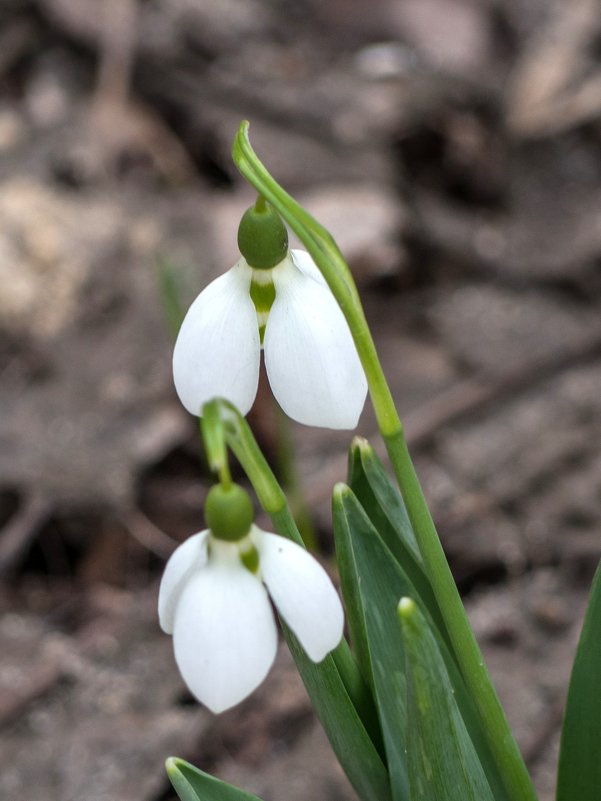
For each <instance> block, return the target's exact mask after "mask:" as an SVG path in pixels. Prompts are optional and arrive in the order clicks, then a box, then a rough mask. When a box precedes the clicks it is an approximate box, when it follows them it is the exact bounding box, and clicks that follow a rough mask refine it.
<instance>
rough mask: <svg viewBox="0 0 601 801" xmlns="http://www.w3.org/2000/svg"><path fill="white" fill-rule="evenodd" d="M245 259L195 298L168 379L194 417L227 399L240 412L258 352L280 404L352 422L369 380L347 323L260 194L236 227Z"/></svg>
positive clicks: (297, 415)
mask: <svg viewBox="0 0 601 801" xmlns="http://www.w3.org/2000/svg"><path fill="white" fill-rule="evenodd" d="M238 245H239V248H240V252H241V254H242V257H241V258H240V260H239V261H238V263H237V264H235V265H234V266H233V267H232V268H231V269H230V270H228V272H226V273H224V274H223V275H221V276H220V277H219V278H217V279H215V280H214V281H213V282H212V283H210V284H209V285H208V286H207V287H206V288H205V289H204V290H203V291H202V292H201V293H200V295H199V296H198V297H197V298H196V300H195V301H194V303H193V304H192V306H191V307H190V309H189V310H188V313H187V314H186V317H185V319H184V321H183V324H182V326H181V329H180V332H179V335H178V338H177V342H176V344H175V351H174V354H173V377H174V382H175V387H176V390H177V393H178V395H179V397H180V400H181V401H182V403H183V405H184V406H185V407H186V409H188V411H189V412H191V413H192V414H196V415H199V414H200V411H201V409H202V406H203V404H204V403H206V402H207V401H209V400H211V399H212V398H215V397H224V398H226V399H227V400H229V401H231V402H232V403H233V404H234V405H235V406H237V407H238V409H239V410H240V412H241V413H242V414H246V413H247V412H248V411H249V409H250V407H251V406H252V404H253V402H254V400H255V396H256V394H257V386H258V383H259V362H260V352H261V349H262V348H263V349H264V353H265V367H266V370H267V376H268V378H269V383H270V384H271V389H272V391H273V394H274V395H275V397H276V400H277V401H278V403H279V404H280V406H281V407H282V409H283V410H284V411H285V412H286V414H287V415H288V416H289V417H292V418H293V419H294V420H297V421H298V422H300V423H304V424H305V425H312V426H323V427H327V428H336V429H345V428H346V429H351V428H354V427H355V426H356V425H357V421H358V419H359V415H360V414H361V410H362V409H363V404H364V402H365V396H366V393H367V382H366V379H365V374H364V372H363V368H362V366H361V363H360V361H359V357H358V355H357V351H356V349H355V345H354V342H353V339H352V336H351V333H350V330H349V328H348V325H347V322H346V320H345V318H344V316H343V314H342V312H341V311H340V308H339V307H338V304H337V302H336V300H335V298H334V296H333V295H332V293H331V291H330V289H329V287H328V286H327V284H326V282H325V280H324V278H323V276H322V275H321V273H320V271H319V269H318V268H317V267H316V265H315V263H314V262H313V260H312V258H311V256H309V254H308V253H306V252H305V251H302V250H290V251H289V250H288V234H287V232H286V228H285V226H284V224H283V222H282V221H281V219H280V217H279V216H278V214H277V213H276V212H275V211H274V210H273V209H272V208H271V207H270V206H268V205H267V204H266V203H265V202H264V201H263V200H262V198H259V200H258V201H257V204H256V205H255V206H254V207H251V208H250V209H248V211H247V212H246V213H245V214H244V216H243V217H242V220H241V222H240V228H239V230H238Z"/></svg>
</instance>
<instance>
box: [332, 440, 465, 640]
mask: <svg viewBox="0 0 601 801" xmlns="http://www.w3.org/2000/svg"><path fill="white" fill-rule="evenodd" d="M348 473H349V480H348V483H349V486H350V488H351V489H352V490H353V492H354V494H355V495H356V496H357V499H358V501H359V503H360V504H361V506H362V507H363V509H364V510H365V512H366V514H367V516H368V517H369V519H370V520H371V522H372V523H373V525H374V528H376V529H377V531H378V533H379V534H380V536H381V537H382V539H383V540H384V542H385V543H386V545H387V547H388V548H389V549H390V551H391V553H392V554H394V556H395V558H396V559H397V561H398V562H399V564H400V565H401V566H402V568H403V570H404V572H405V573H406V574H407V576H408V578H409V580H410V581H411V583H412V584H413V586H414V587H415V589H416V590H417V593H418V595H419V598H420V601H421V602H422V604H423V605H424V606H425V607H426V608H427V609H428V612H429V613H430V614H431V615H432V618H433V620H434V622H435V623H436V625H437V626H438V629H439V631H440V633H441V634H442V636H443V637H444V638H445V640H446V642H447V645H448V646H449V648H450V647H451V644H450V641H449V638H448V635H447V632H446V629H445V626H444V622H443V618H442V614H441V612H440V609H439V607H438V603H437V602H436V597H435V595H434V591H433V590H432V587H431V585H430V582H429V581H428V578H427V576H426V573H425V572H424V567H423V560H422V557H421V554H420V552H419V547H418V545H417V541H416V539H415V534H414V533H413V527H412V526H411V521H410V520H409V515H408V514H407V510H406V508H405V504H404V502H403V499H402V497H401V494H400V492H399V491H398V489H397V487H396V485H395V484H394V483H393V482H392V480H391V479H390V477H389V475H388V473H387V472H386V470H385V469H384V465H383V464H382V462H381V461H380V459H379V458H378V456H377V454H376V452H375V451H374V449H373V448H372V446H371V445H370V444H369V442H368V441H367V440H366V439H363V437H355V439H354V440H353V442H352V444H351V448H350V451H349V468H348Z"/></svg>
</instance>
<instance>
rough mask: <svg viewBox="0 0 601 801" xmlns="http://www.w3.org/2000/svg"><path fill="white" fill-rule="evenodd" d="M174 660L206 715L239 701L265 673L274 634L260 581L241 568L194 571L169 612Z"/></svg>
mask: <svg viewBox="0 0 601 801" xmlns="http://www.w3.org/2000/svg"><path fill="white" fill-rule="evenodd" d="M173 645H174V649H175V660H176V662H177V664H178V667H179V669H180V672H181V674H182V676H183V678H184V681H185V682H186V684H187V685H188V688H189V689H190V692H191V693H192V694H193V695H194V696H195V697H196V698H197V699H198V700H199V701H201V702H202V703H203V704H206V706H208V708H209V709H210V710H211V711H212V712H223V711H224V710H225V709H229V708H230V707H231V706H234V705H235V704H237V703H239V702H240V701H242V700H243V699H244V698H246V696H247V695H249V694H250V693H251V692H252V691H253V690H254V689H255V687H257V686H258V685H259V684H260V683H261V682H262V681H263V679H264V678H265V676H266V675H267V673H268V671H269V668H270V667H271V665H272V663H273V660H274V658H275V653H276V647H277V631H276V626H275V621H274V619H273V612H272V610H271V605H270V603H269V599H268V597H267V593H266V592H265V588H264V587H263V585H262V584H261V582H260V581H259V580H258V579H257V578H256V577H255V576H253V575H252V574H251V573H250V572H249V571H248V570H246V569H245V568H244V567H242V565H240V566H239V567H234V566H232V565H227V564H225V565H224V564H219V563H217V564H215V563H213V562H212V560H211V557H209V563H208V565H207V567H206V568H204V569H203V570H200V571H199V572H198V573H195V574H194V575H193V576H192V577H191V578H190V580H189V581H188V582H187V584H186V586H185V588H184V591H183V592H182V594H181V597H180V599H179V602H178V604H177V609H176V613H175V630H174V636H173Z"/></svg>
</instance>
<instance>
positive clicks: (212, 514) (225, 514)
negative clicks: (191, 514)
mask: <svg viewBox="0 0 601 801" xmlns="http://www.w3.org/2000/svg"><path fill="white" fill-rule="evenodd" d="M254 518H255V513H254V510H253V505H252V501H251V500H250V497H249V495H248V492H246V490H244V489H242V487H240V486H239V485H238V484H230V485H229V486H228V487H224V486H223V485H222V484H216V485H215V486H214V487H212V488H211V489H210V490H209V494H208V495H207V499H206V501H205V520H206V521H207V526H208V527H209V528H210V530H211V534H212V535H213V536H214V537H215V538H216V539H218V540H226V541H227V542H237V541H238V540H241V539H242V538H243V537H246V535H247V534H248V532H249V531H250V527H251V525H252V523H253V520H254Z"/></svg>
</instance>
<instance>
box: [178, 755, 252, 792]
mask: <svg viewBox="0 0 601 801" xmlns="http://www.w3.org/2000/svg"><path fill="white" fill-rule="evenodd" d="M165 768H166V770H167V776H168V777H169V781H170V782H171V784H172V785H173V789H174V790H175V792H176V793H177V794H178V796H179V797H180V799H181V801H261V799H260V798H259V797H258V796H256V795H253V794H252V793H247V792H246V791H245V790H240V789H239V788H238V787H234V786H233V785H232V784H228V783H227V782H224V781H221V779H216V778H215V777H214V776H210V775H209V774H208V773H205V772H204V771H203V770H200V769H199V768H196V767H194V765H191V764H190V763H189V762H186V761H185V760H183V759H179V758H178V757H169V759H167V761H166V762H165Z"/></svg>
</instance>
